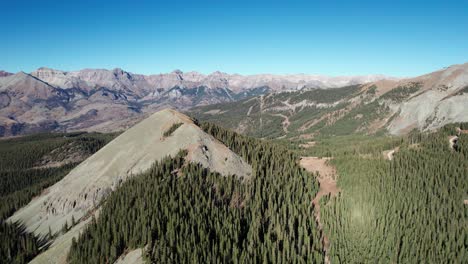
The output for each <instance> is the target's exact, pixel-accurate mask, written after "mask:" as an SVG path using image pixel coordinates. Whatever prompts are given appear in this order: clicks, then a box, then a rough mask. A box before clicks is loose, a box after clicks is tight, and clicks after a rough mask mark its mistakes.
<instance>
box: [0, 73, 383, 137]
mask: <svg viewBox="0 0 468 264" xmlns="http://www.w3.org/2000/svg"><path fill="white" fill-rule="evenodd" d="M4 75H7V74H4ZM382 78H385V76H380V75H369V76H350V77H328V76H320V75H305V74H297V75H269V74H261V75H250V76H243V75H239V74H226V73H221V72H214V73H212V74H209V75H204V74H200V73H197V72H188V73H184V72H182V71H178V70H176V71H173V72H171V73H166V74H154V75H141V74H134V73H130V72H126V71H124V70H122V69H118V68H117V69H113V70H105V69H84V70H80V71H70V72H66V71H60V70H55V69H50V68H39V69H37V70H36V71H33V72H32V73H31V74H26V73H23V72H20V73H17V74H15V75H11V76H6V77H0V136H11V135H18V134H27V133H31V132H39V131H77V130H87V131H100V132H108V131H115V130H121V129H125V128H128V127H129V126H131V125H134V124H135V123H136V122H138V121H140V120H142V119H144V118H145V117H147V116H149V115H150V114H151V113H154V112H155V111H158V110H160V109H164V108H166V107H171V108H176V109H183V110H185V109H189V108H191V107H194V106H199V105H209V104H215V103H222V102H233V101H237V100H241V99H243V98H247V97H251V96H256V95H260V94H264V93H267V92H275V91H283V90H297V89H302V88H304V87H309V88H310V87H322V88H330V87H337V86H341V85H343V84H351V83H352V84H354V83H364V82H368V81H373V80H380V79H382Z"/></svg>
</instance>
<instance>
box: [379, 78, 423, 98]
mask: <svg viewBox="0 0 468 264" xmlns="http://www.w3.org/2000/svg"><path fill="white" fill-rule="evenodd" d="M420 88H421V84H420V83H416V82H413V83H410V84H408V85H406V86H399V87H397V88H395V89H392V90H390V91H389V92H387V93H385V94H384V95H382V96H381V98H382V99H390V100H392V101H397V102H401V101H403V100H405V99H408V97H409V96H410V95H412V94H414V93H416V92H417V91H419V89H420Z"/></svg>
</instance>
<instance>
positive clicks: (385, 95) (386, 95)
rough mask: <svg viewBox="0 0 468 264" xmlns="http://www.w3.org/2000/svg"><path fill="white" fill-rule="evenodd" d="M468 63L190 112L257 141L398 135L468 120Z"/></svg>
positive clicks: (203, 107) (267, 96)
mask: <svg viewBox="0 0 468 264" xmlns="http://www.w3.org/2000/svg"><path fill="white" fill-rule="evenodd" d="M467 105H468V63H466V64H462V65H453V66H451V67H448V68H445V69H443V70H440V71H436V72H433V73H430V74H426V75H423V76H420V77H416V78H409V79H403V80H382V81H377V82H374V83H369V84H365V85H353V86H347V87H342V88H335V89H308V90H300V91H289V92H281V93H270V94H266V95H262V96H258V97H254V98H249V99H245V100H241V101H239V102H236V103H223V104H214V105H210V106H201V107H196V108H193V109H192V110H191V111H190V114H193V115H194V116H195V117H197V118H199V119H201V120H207V121H211V122H216V123H220V124H222V125H224V126H226V127H229V128H232V129H235V130H236V131H238V132H242V133H247V134H249V135H253V136H257V137H270V138H275V137H284V136H287V137H299V138H306V137H308V138H311V137H313V136H314V135H317V134H325V135H343V134H352V133H376V132H378V131H386V132H389V133H391V134H403V133H407V132H409V131H410V130H412V129H419V130H432V129H436V128H439V127H442V126H443V125H445V124H448V123H455V122H466V121H468V107H466V106H467Z"/></svg>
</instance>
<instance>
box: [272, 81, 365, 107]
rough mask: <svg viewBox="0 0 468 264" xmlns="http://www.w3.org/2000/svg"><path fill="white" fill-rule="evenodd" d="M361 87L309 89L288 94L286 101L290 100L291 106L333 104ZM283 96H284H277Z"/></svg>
mask: <svg viewBox="0 0 468 264" xmlns="http://www.w3.org/2000/svg"><path fill="white" fill-rule="evenodd" d="M360 89H361V85H351V86H346V87H342V88H333V89H309V90H305V91H300V92H296V93H287V94H286V95H289V96H287V97H286V98H285V99H289V102H290V103H291V104H293V103H299V102H301V101H303V100H308V101H312V102H316V103H333V102H336V101H338V100H341V99H344V98H346V97H348V96H351V95H353V94H355V93H357V92H358V91H359V90H360ZM275 96H282V94H279V95H275Z"/></svg>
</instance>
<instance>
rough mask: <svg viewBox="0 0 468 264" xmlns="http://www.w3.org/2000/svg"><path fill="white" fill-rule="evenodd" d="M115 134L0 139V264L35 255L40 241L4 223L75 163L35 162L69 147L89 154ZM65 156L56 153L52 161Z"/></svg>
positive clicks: (19, 260) (48, 135)
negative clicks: (49, 164)
mask: <svg viewBox="0 0 468 264" xmlns="http://www.w3.org/2000/svg"><path fill="white" fill-rule="evenodd" d="M114 136H115V134H98V133H89V134H88V133H67V134H65V133H61V134H37V135H31V136H25V137H20V138H13V139H2V140H0V199H1V201H2V202H1V203H0V260H1V261H2V262H4V263H26V262H28V261H29V260H31V259H32V258H33V257H34V256H36V255H37V254H38V253H39V249H40V248H41V246H43V245H44V244H45V242H46V241H45V240H44V239H39V238H37V237H35V236H34V235H32V234H29V233H27V232H26V231H25V229H24V227H23V226H21V225H19V224H10V223H7V222H6V221H5V220H6V219H7V218H8V217H9V216H11V215H12V214H13V213H14V212H15V211H16V210H18V209H20V208H21V207H23V206H24V205H26V204H27V203H28V202H29V201H30V200H31V199H32V198H33V197H34V196H36V195H39V194H40V193H41V192H42V190H44V189H45V188H47V187H48V186H50V185H52V184H54V183H55V182H57V181H59V180H60V179H62V178H63V177H64V176H65V175H66V174H67V173H68V172H69V171H70V170H71V169H72V168H73V167H75V166H76V165H77V163H69V164H64V165H62V166H60V167H49V168H39V167H37V166H38V165H39V164H38V163H39V161H40V160H41V159H42V158H43V157H44V156H45V155H50V153H51V152H52V151H54V150H63V151H64V152H66V151H67V147H68V146H73V147H75V148H76V149H78V150H80V151H81V152H82V153H85V154H88V155H91V154H92V153H94V152H96V151H97V150H98V149H100V148H101V147H103V146H104V145H105V144H107V142H109V141H110V140H111V139H112V138H113V137H114ZM60 155H66V154H64V153H60V151H58V152H57V151H56V152H55V153H54V156H56V158H62V157H59V156H60Z"/></svg>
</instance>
